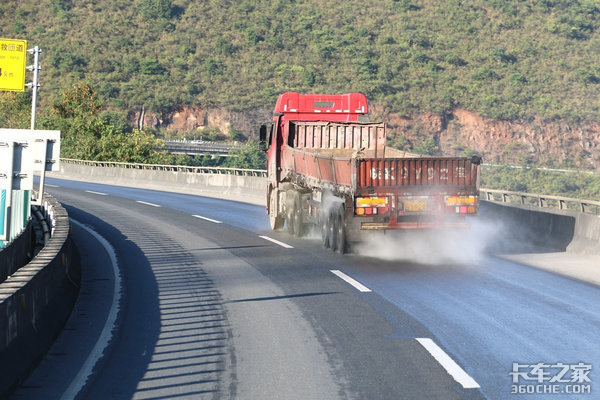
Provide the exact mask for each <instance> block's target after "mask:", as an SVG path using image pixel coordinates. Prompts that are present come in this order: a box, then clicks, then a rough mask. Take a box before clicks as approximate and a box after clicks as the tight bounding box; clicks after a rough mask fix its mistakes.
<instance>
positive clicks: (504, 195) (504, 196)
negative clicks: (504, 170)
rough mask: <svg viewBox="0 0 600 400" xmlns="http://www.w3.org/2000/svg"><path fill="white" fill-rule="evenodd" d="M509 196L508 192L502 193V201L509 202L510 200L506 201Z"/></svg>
mask: <svg viewBox="0 0 600 400" xmlns="http://www.w3.org/2000/svg"><path fill="white" fill-rule="evenodd" d="M507 198H508V194H506V193H502V202H503V203H508V201H506V199H507Z"/></svg>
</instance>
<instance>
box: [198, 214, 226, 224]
mask: <svg viewBox="0 0 600 400" xmlns="http://www.w3.org/2000/svg"><path fill="white" fill-rule="evenodd" d="M192 217H196V218H200V219H203V220H205V221H209V222H213V223H215V224H222V222H221V221H217V220H216V219H212V218H208V217H203V216H202V215H192Z"/></svg>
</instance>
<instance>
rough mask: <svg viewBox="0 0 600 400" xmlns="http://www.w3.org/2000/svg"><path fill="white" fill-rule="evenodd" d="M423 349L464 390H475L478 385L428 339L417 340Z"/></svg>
mask: <svg viewBox="0 0 600 400" xmlns="http://www.w3.org/2000/svg"><path fill="white" fill-rule="evenodd" d="M417 341H418V342H419V343H421V345H422V346H423V347H425V349H426V350H427V351H428V352H429V353H430V354H431V355H432V356H433V358H435V359H436V360H437V362H439V363H440V364H441V366H442V367H444V369H445V370H446V371H448V373H449V374H450V375H451V376H452V377H453V378H454V380H455V381H456V382H458V383H460V384H461V385H462V387H464V388H465V389H476V388H478V387H479V384H478V383H477V382H475V379H473V378H471V376H470V375H469V374H467V373H466V372H465V371H464V370H463V369H462V368H461V367H460V366H459V365H458V364H457V363H455V362H454V360H453V359H452V358H450V356H449V355H448V354H446V352H445V351H444V350H442V349H441V348H440V347H439V346H438V345H437V344H435V342H434V341H433V340H431V339H429V338H417Z"/></svg>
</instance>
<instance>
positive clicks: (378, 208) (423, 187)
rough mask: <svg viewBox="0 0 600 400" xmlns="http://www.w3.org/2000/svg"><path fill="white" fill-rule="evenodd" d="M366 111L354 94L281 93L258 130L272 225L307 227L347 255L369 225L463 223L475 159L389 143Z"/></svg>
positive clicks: (469, 209) (473, 199) (297, 230)
mask: <svg viewBox="0 0 600 400" xmlns="http://www.w3.org/2000/svg"><path fill="white" fill-rule="evenodd" d="M367 113H368V106H367V100H366V97H365V96H364V95H363V94H360V93H348V94H341V95H310V94H307V95H302V94H298V93H295V92H287V93H284V94H282V95H281V96H279V98H278V100H277V103H276V105H275V110H274V113H273V121H272V123H271V124H268V125H263V126H261V129H260V145H261V147H262V149H263V150H265V151H266V153H267V164H268V165H267V169H268V185H267V213H268V215H269V221H270V225H271V229H274V230H280V229H283V228H284V226H285V227H286V228H287V230H288V231H289V232H290V233H291V234H293V235H297V236H301V235H302V234H304V233H305V232H306V230H307V228H308V226H309V225H311V224H312V225H315V226H316V227H317V228H318V229H319V230H320V232H321V238H322V242H323V245H324V246H325V247H328V248H331V249H332V250H334V251H339V252H342V253H344V252H346V250H347V249H348V245H349V243H351V242H358V241H361V238H364V235H366V234H369V233H368V232H369V231H371V232H372V231H387V230H402V229H440V228H445V227H462V226H467V223H466V221H465V218H466V217H467V216H472V215H476V214H477V211H478V195H479V168H480V161H481V159H480V158H479V157H478V156H473V157H470V158H469V157H429V156H423V155H417V154H411V153H406V152H404V151H400V150H397V149H393V148H390V147H387V146H386V127H385V124H383V123H373V122H368V118H367Z"/></svg>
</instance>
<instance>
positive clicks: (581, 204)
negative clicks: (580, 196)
mask: <svg viewBox="0 0 600 400" xmlns="http://www.w3.org/2000/svg"><path fill="white" fill-rule="evenodd" d="M579 205H580V206H581V212H582V213H584V212H585V206H586V205H587V204H585V203H584V202H581V203H579Z"/></svg>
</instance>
